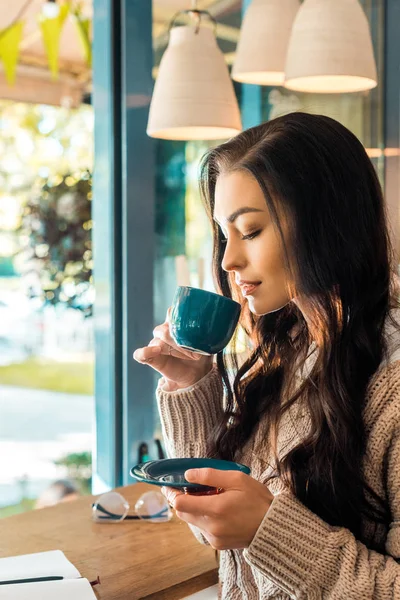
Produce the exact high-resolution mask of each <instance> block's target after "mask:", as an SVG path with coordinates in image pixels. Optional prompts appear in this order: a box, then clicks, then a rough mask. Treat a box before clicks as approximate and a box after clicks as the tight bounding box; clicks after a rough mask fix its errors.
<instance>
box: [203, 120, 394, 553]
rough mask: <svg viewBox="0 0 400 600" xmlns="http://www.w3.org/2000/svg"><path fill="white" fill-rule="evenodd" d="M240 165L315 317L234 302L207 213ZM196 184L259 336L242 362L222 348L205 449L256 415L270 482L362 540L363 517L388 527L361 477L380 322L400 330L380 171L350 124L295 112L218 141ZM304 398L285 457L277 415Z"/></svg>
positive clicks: (243, 429) (239, 440)
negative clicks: (221, 180)
mask: <svg viewBox="0 0 400 600" xmlns="http://www.w3.org/2000/svg"><path fill="white" fill-rule="evenodd" d="M232 171H243V172H246V173H247V174H250V175H251V176H253V177H254V178H255V180H256V181H257V182H258V184H259V186H260V188H261V190H262V192H263V194H264V196H265V201H266V203H267V206H268V209H269V212H270V214H271V216H272V218H273V221H274V224H275V226H276V227H277V229H278V231H279V232H280V235H281V238H282V243H283V245H284V248H285V255H286V266H287V268H288V272H290V274H291V279H292V281H293V282H294V283H293V285H294V289H295V291H296V296H298V297H301V298H302V299H303V300H304V299H305V301H306V306H307V320H306V318H305V316H304V314H303V312H302V311H301V310H300V309H299V307H298V305H297V304H296V303H295V302H290V303H289V304H287V305H286V306H285V307H283V308H282V309H280V310H278V311H277V312H273V313H269V314H266V315H263V316H255V315H253V314H251V313H250V311H249V309H248V305H247V303H245V302H243V300H239V298H240V297H241V295H240V294H239V292H238V290H237V288H236V284H235V281H234V277H233V275H232V274H231V273H227V272H225V271H224V270H223V269H222V267H221V263H222V259H223V255H224V249H225V246H224V243H223V235H222V232H221V230H220V228H219V227H218V225H217V224H216V223H215V221H214V220H213V212H214V194H215V186H216V181H217V178H218V176H219V175H220V174H221V173H227V172H232ZM201 191H202V197H203V199H204V201H205V205H206V210H207V212H208V215H209V218H210V220H211V223H212V227H213V236H214V253H213V265H214V277H215V280H216V285H217V288H218V289H219V291H220V292H221V293H222V294H223V295H225V296H228V297H230V298H234V299H236V300H238V301H241V302H242V314H241V324H242V326H243V327H244V329H245V331H246V333H247V334H248V335H249V337H250V338H251V339H252V340H253V346H252V350H251V353H250V356H249V357H248V358H247V359H246V360H245V362H244V363H243V364H242V365H241V366H239V364H238V361H237V359H234V360H233V364H231V363H230V359H229V357H228V355H227V354H225V353H220V354H219V355H218V356H217V365H218V369H219V372H220V374H221V376H222V379H223V382H224V385H225V388H226V402H227V404H226V410H225V414H224V418H223V420H222V422H221V423H219V425H218V428H217V430H216V431H215V432H214V435H213V439H212V441H211V442H210V447H209V452H208V456H214V457H216V456H218V457H220V458H224V459H227V460H235V459H236V460H237V459H238V457H240V451H241V450H242V449H243V447H244V445H245V443H246V442H247V441H248V440H249V438H250V437H251V435H252V434H253V433H254V431H255V429H256V427H257V426H258V424H259V423H260V421H261V419H262V420H263V422H265V423H267V424H268V430H267V433H266V434H265V443H266V444H270V445H271V448H272V451H273V453H274V454H273V455H274V459H275V464H276V468H275V469H274V472H273V474H272V475H271V477H269V478H268V480H267V482H266V483H268V481H270V480H271V478H272V477H280V478H281V479H282V480H283V482H284V484H285V485H286V486H287V487H288V488H289V489H291V490H292V492H293V493H294V494H295V495H296V496H297V497H298V498H299V499H300V500H301V501H302V502H303V503H304V504H305V505H306V506H307V507H309V508H310V509H311V510H312V511H313V512H314V513H316V514H318V515H319V516H320V517H321V518H323V519H324V520H325V521H327V522H328V523H330V524H331V525H338V526H344V527H347V528H348V529H350V530H351V531H352V532H353V533H354V535H355V536H356V537H357V539H360V540H363V528H362V519H363V517H364V518H365V519H368V520H369V522H370V523H373V524H375V526H376V524H377V523H381V524H384V525H385V526H388V523H389V522H390V518H391V516H390V514H389V509H388V507H387V503H386V502H385V499H382V498H380V497H379V496H378V494H377V493H376V492H375V491H374V490H372V489H371V488H370V486H368V485H367V483H366V481H365V478H364V475H363V468H362V465H363V458H364V455H365V450H366V433H365V429H364V423H363V407H364V405H365V400H366V396H367V387H368V384H369V382H370V380H371V378H372V376H373V374H374V373H375V372H376V371H377V370H378V367H379V365H380V363H381V361H382V360H384V359H387V354H388V351H387V343H386V339H385V332H384V329H385V323H386V322H387V320H388V319H391V320H392V323H393V325H394V326H395V327H396V328H398V323H397V322H396V321H395V319H394V317H393V314H392V312H391V309H392V308H398V300H397V293H398V291H397V287H396V286H395V283H394V277H393V274H394V256H393V250H392V248H391V244H390V239H389V234H388V228H387V221H386V212H385V205H384V200H383V196H382V190H381V187H380V184H379V180H378V177H377V175H376V173H375V169H374V167H373V165H372V163H371V161H370V160H369V158H368V156H367V154H366V152H365V149H364V147H363V146H362V144H361V143H360V142H359V140H358V139H357V138H356V137H355V135H353V134H352V133H351V132H350V131H349V130H348V129H346V128H345V127H344V126H343V125H341V124H340V123H338V122H337V121H335V120H333V119H331V118H329V117H326V116H321V115H311V114H305V113H300V112H297V113H291V114H288V115H286V116H282V117H279V118H277V119H274V120H272V121H270V122H268V123H263V124H262V125H258V126H257V127H253V128H251V129H248V130H246V131H244V132H242V133H241V134H239V135H238V136H236V137H234V138H233V139H231V140H229V141H228V142H226V143H223V144H221V145H220V146H218V147H216V148H214V149H212V150H210V151H209V152H208V153H207V154H206V155H205V157H204V158H203V161H202V167H201ZM283 220H284V222H285V226H286V231H287V234H285V237H286V243H285V239H284V236H283ZM293 248H295V252H292V250H291V249H293ZM310 324H312V326H310ZM313 332H314V336H312V333H313ZM315 332H317V339H315ZM313 342H314V343H315V342H316V344H317V348H318V351H317V357H316V360H315V364H314V365H313V367H312V369H311V372H310V373H309V375H308V377H306V378H305V379H304V381H303V382H302V383H301V386H300V388H299V389H297V390H295V391H293V389H294V388H291V386H290V382H293V381H294V373H295V372H296V370H297V369H298V368H299V367H301V366H302V365H304V362H305V360H306V358H307V354H308V352H309V349H310V346H311V344H312V343H313ZM311 347H312V346H311ZM230 369H231V370H233V372H234V375H235V378H234V381H233V383H231V381H230V379H232V378H231V377H230V376H229V375H228V373H229V370H230ZM291 389H292V393H290V394H289V393H288V391H289V390H291ZM300 398H301V399H304V401H305V402H306V408H307V410H308V413H309V415H310V430H309V432H308V433H307V436H306V438H305V439H302V440H301V441H300V442H299V443H298V444H297V445H296V447H294V448H293V449H291V450H290V451H289V452H288V453H287V454H286V455H285V456H283V457H282V456H281V457H279V458H278V450H277V438H278V430H279V424H280V422H281V420H282V418H283V415H284V413H285V412H286V411H287V410H289V408H290V407H291V406H292V405H293V404H294V403H295V402H296V401H297V400H298V399H300ZM283 400H284V401H283ZM367 541H368V540H365V542H366V543H367ZM369 542H370V543H369V547H373V543H374V542H371V540H369ZM379 549H380V550H382V548H379Z"/></svg>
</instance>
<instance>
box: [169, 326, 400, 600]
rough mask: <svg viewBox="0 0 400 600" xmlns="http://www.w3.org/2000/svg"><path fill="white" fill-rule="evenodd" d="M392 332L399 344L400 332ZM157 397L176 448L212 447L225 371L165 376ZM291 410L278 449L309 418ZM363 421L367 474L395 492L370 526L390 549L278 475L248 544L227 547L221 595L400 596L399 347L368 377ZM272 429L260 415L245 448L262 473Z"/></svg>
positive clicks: (352, 599) (192, 452)
mask: <svg viewBox="0 0 400 600" xmlns="http://www.w3.org/2000/svg"><path fill="white" fill-rule="evenodd" d="M391 335H392V347H396V345H398V343H399V342H400V334H399V333H398V332H394V333H392V334H391ZM157 399H158V405H159V411H160V416H161V422H162V427H163V434H164V439H165V444H166V448H167V452H168V455H169V456H175V457H201V456H204V455H205V448H206V440H207V436H208V435H209V432H210V430H211V428H212V426H213V425H214V424H215V423H216V422H217V421H218V420H219V419H220V418H221V416H222V413H223V390H222V384H221V380H220V377H219V375H218V372H217V371H216V370H215V369H214V370H212V371H211V372H210V373H209V374H208V375H206V376H205V377H204V378H203V379H202V380H201V381H199V382H198V383H197V384H196V385H195V386H193V387H192V388H187V389H185V390H178V391H177V392H165V391H163V389H162V380H160V385H159V388H158V390H157ZM288 412H289V414H288V413H286V419H285V421H284V423H282V427H281V429H280V432H279V456H283V455H284V454H286V453H287V452H288V450H289V449H290V448H291V447H293V446H294V445H295V444H297V443H298V441H299V439H301V437H302V436H303V435H304V434H305V432H306V431H307V427H308V425H309V421H308V419H307V414H305V412H304V411H302V410H301V409H300V408H299V406H296V405H294V406H293V407H292V409H291V410H290V411H288ZM364 422H365V426H366V429H367V435H368V447H367V454H366V457H365V461H364V470H365V475H366V479H367V482H368V483H369V485H370V486H371V487H372V488H373V489H374V490H375V491H376V492H377V493H378V494H380V495H381V497H383V498H386V499H387V503H388V506H389V508H390V511H391V514H392V523H391V525H390V528H389V529H388V530H386V529H384V528H382V526H380V527H377V528H376V531H375V533H373V531H371V532H370V535H371V537H372V539H373V540H375V541H378V542H381V543H383V545H384V547H385V550H386V552H387V554H380V553H378V552H375V551H372V550H369V549H368V548H367V547H366V546H365V545H364V544H362V543H361V542H359V541H358V540H357V539H355V537H354V535H353V534H352V533H351V532H350V531H349V530H348V529H345V528H344V527H332V526H331V525H329V524H328V523H326V522H324V521H323V520H322V519H321V518H320V517H318V516H317V515H315V514H314V513H313V512H311V511H310V510H309V509H308V508H306V507H305V506H304V505H303V504H302V503H301V502H299V501H298V500H297V499H296V498H295V497H294V496H293V495H292V494H291V493H290V492H289V491H288V490H285V489H284V488H283V486H282V484H281V483H280V482H279V480H273V483H270V484H269V489H270V491H271V492H272V493H273V494H274V496H275V497H274V500H273V502H272V505H271V507H270V509H269V510H268V512H267V513H266V515H265V517H264V519H263V521H262V523H261V524H260V527H259V529H258V531H257V533H256V535H255V537H254V539H253V541H252V542H251V544H250V546H249V547H248V548H246V549H245V550H224V551H222V552H221V553H220V573H219V575H220V582H221V584H220V597H221V598H222V599H223V600H261V599H262V600H266V599H270V598H274V599H275V600H289V599H293V600H294V599H295V600H305V599H306V598H307V599H309V600H312V599H329V600H339V599H340V600H372V599H373V600H394V599H396V600H400V352H399V351H395V350H393V351H392V352H391V356H390V361H389V364H388V365H386V364H385V365H381V366H380V368H379V369H378V371H377V372H376V373H375V375H374V376H373V378H372V380H371V382H370V384H369V387H368V395H367V402H366V404H365V410H364ZM264 429H265V424H264V423H262V422H261V423H260V424H259V427H258V429H257V431H256V432H255V434H254V435H253V437H252V438H251V440H249V441H248V443H247V444H246V447H245V448H244V450H243V452H242V454H241V455H240V456H238V457H237V459H238V460H239V459H240V462H242V463H244V464H246V465H248V466H249V467H250V468H251V475H252V477H254V478H255V479H257V480H259V481H261V482H263V481H265V479H266V477H267V476H268V474H269V472H270V470H271V469H272V466H271V465H270V463H269V461H270V456H269V451H268V445H267V443H266V440H265V438H264V437H263V431H264ZM192 530H193V532H194V534H195V535H196V537H197V538H198V539H199V541H201V542H203V543H207V542H206V540H205V539H204V538H203V536H202V535H201V534H200V532H199V531H198V530H196V528H194V527H192ZM365 531H366V532H367V533H368V532H369V529H368V526H367V525H366V524H365ZM389 554H390V555H391V556H394V557H396V559H397V562H396V560H395V559H393V558H392V557H391V556H389Z"/></svg>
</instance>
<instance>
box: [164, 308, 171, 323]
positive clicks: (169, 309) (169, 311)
mask: <svg viewBox="0 0 400 600" xmlns="http://www.w3.org/2000/svg"><path fill="white" fill-rule="evenodd" d="M171 315H172V306H170V307H169V308H168V310H167V316H166V317H165V321H166V322H167V323H171Z"/></svg>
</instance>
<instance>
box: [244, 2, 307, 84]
mask: <svg viewBox="0 0 400 600" xmlns="http://www.w3.org/2000/svg"><path fill="white" fill-rule="evenodd" d="M299 7H300V0H253V1H252V3H251V4H250V6H249V8H248V9H247V11H246V13H245V15H244V19H243V23H242V27H241V30H240V38H239V42H238V46H237V50H236V58H235V62H234V65H233V68H232V79H234V80H235V81H240V82H241V83H255V84H258V85H275V86H276V85H283V82H284V78H285V61H286V52H287V46H288V43H289V38H290V33H291V30H292V25H293V21H294V18H295V16H296V14H297V11H298V10H299Z"/></svg>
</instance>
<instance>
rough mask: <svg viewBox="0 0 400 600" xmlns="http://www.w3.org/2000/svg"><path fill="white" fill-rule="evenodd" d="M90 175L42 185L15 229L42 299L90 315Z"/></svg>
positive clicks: (70, 177)
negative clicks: (37, 283) (17, 228)
mask: <svg viewBox="0 0 400 600" xmlns="http://www.w3.org/2000/svg"><path fill="white" fill-rule="evenodd" d="M91 199H92V180H91V173H90V172H89V171H85V172H83V173H81V174H79V175H76V174H71V173H68V174H66V175H64V176H56V177H55V178H53V179H49V180H48V181H46V183H44V185H43V186H42V188H41V189H40V191H39V193H37V194H35V195H34V196H32V197H31V198H29V200H28V201H27V203H26V205H25V208H24V212H23V216H22V220H21V225H20V227H19V230H18V233H19V234H20V235H21V236H22V239H25V240H26V246H25V247H24V248H23V251H24V252H25V255H26V252H27V250H28V251H29V252H30V255H31V258H30V263H31V264H32V266H33V265H34V267H33V268H34V269H35V270H36V271H37V272H38V274H39V277H40V283H41V288H42V294H43V299H44V300H45V301H46V302H49V303H51V304H54V305H56V304H58V303H63V304H65V305H68V306H70V307H72V308H77V309H80V310H82V311H83V312H84V313H85V314H86V315H87V316H91V314H92V294H91V289H92V285H91V282H92V267H93V259H92V240H91V229H92V220H91Z"/></svg>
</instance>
